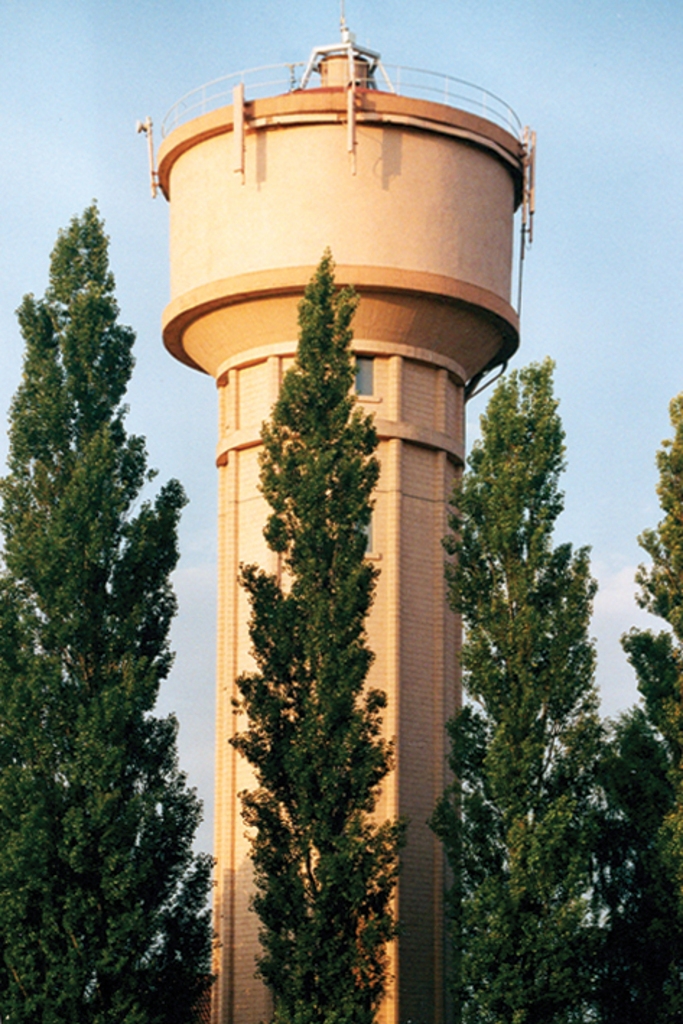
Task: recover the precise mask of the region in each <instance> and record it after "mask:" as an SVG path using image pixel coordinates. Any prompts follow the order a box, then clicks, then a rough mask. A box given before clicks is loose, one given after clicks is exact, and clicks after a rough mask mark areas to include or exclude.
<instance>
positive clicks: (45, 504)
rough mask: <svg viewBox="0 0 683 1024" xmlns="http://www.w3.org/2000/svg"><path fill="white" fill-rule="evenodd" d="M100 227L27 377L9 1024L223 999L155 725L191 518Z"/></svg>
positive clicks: (195, 818) (52, 304)
mask: <svg viewBox="0 0 683 1024" xmlns="http://www.w3.org/2000/svg"><path fill="white" fill-rule="evenodd" d="M117 316H118V307H117V303H116V300H115V298H114V279H113V276H112V274H111V272H110V270H109V265H108V255H107V238H106V236H105V234H104V231H103V225H102V222H101V220H100V218H99V215H98V212H97V209H96V208H95V207H94V206H93V207H91V208H89V209H87V210H86V211H85V213H84V214H83V216H82V217H80V218H75V219H74V220H73V221H72V222H71V224H70V226H69V228H68V229H67V230H66V231H64V232H62V233H60V235H59V237H58V240H57V243H56V245H55V248H54V250H53V253H52V258H51V263H50V283H49V287H48V289H47V292H46V294H45V297H44V298H43V299H40V300H37V299H35V298H34V297H33V296H30V295H29V296H27V297H26V298H25V299H24V301H23V303H22V305H21V307H20V309H19V322H20V325H21V330H22V334H23V337H24V340H25V343H26V351H25V359H24V374H23V380H22V383H21V384H20V386H19V389H18V391H17V393H16V395H15V398H14V402H13V405H12V409H11V415H10V454H9V472H8V475H7V476H6V477H5V478H4V479H3V480H2V481H1V483H0V498H1V500H2V505H1V508H0V527H1V529H2V532H3V534H4V567H3V569H2V573H1V575H0V1012H1V1013H2V1017H3V1020H8V1021H11V1022H12V1024H22V1022H24V1024H36V1022H37V1021H40V1022H42V1024H74V1022H75V1021H78V1022H79V1024H171V1022H176V1024H190V1021H191V1019H192V1008H193V1006H194V1004H195V1003H196V1001H197V999H198V997H199V995H200V993H201V992H202V991H203V990H204V988H205V987H206V984H207V977H208V970H209V967H208V962H209V953H210V929H209V922H208V919H207V911H206V909H205V901H206V896H207V891H208V885H209V870H210V863H209V859H208V858H207V857H204V856H195V855H193V853H192V848H191V844H192V839H193V835H194V832H195V829H196V826H197V824H198V822H199V820H200V813H201V809H200V804H199V802H198V800H197V798H196V796H195V794H194V792H193V791H191V790H189V789H188V788H187V785H186V781H185V777H184V776H183V774H182V773H181V772H180V771H179V769H178V763H177V755H176V730H177V724H176V721H175V719H174V718H173V717H172V716H170V717H168V718H164V719H161V718H158V717H155V716H154V715H153V713H152V712H153V708H154V704H155V700H156V697H157V693H158V690H159V684H160V681H161V680H162V679H164V677H165V676H166V675H167V674H168V671H169V669H170V666H171V661H172V655H171V653H170V651H169V647H168V631H169V626H170V622H171V618H172V616H173V614H174V612H175V609H176V601H175V597H174V595H173V592H172V589H171V586H170V573H171V572H172V570H173V568H174V566H175V565H176V562H177V558H178V548H177V524H178V518H179V514H180V510H181V508H182V506H183V505H184V503H185V496H184V494H183V491H182V488H181V487H180V484H179V483H178V482H177V481H175V480H172V481H170V482H169V483H168V484H166V485H165V486H164V487H162V488H161V489H160V491H159V493H158V495H157V497H156V498H155V499H154V500H150V501H142V503H141V504H139V505H137V504H136V503H137V502H138V501H139V498H140V493H141V490H142V489H143V487H145V486H146V484H147V483H148V481H149V480H151V478H152V476H153V474H152V473H150V472H148V470H147V457H146V453H145V445H144V441H143V439H142V438H141V437H135V436H131V435H128V434H127V433H126V430H125V427H124V417H125V412H126V409H125V407H124V406H123V405H122V404H121V401H122V398H123V396H124V393H125V391H126V387H127V384H128V381H129V378H130V374H131V371H132V367H133V357H132V351H131V350H132V346H133V340H134V335H133V332H132V331H131V330H130V329H129V328H128V327H123V326H121V325H119V324H118V322H117Z"/></svg>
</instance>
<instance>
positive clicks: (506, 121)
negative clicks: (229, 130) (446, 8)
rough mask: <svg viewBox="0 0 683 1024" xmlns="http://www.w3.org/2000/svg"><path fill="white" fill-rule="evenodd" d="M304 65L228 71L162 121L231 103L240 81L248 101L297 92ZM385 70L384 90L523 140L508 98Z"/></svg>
mask: <svg viewBox="0 0 683 1024" xmlns="http://www.w3.org/2000/svg"><path fill="white" fill-rule="evenodd" d="M305 67H306V64H305V62H303V61H298V62H296V63H294V64H266V65H264V66H263V67H259V68H249V69H248V70H246V71H236V72H234V73H233V74H231V75H224V76H223V77H222V78H214V80H213V81H212V82H207V83H206V84H205V85H202V86H200V87H199V88H198V89H192V90H191V91H190V92H188V93H185V95H184V96H182V97H181V98H180V99H179V100H178V102H177V103H174V104H173V106H172V107H171V109H170V110H169V111H168V113H167V114H166V116H165V117H164V119H163V121H162V123H161V134H162V136H166V135H168V134H169V133H170V132H172V131H173V130H174V129H175V128H177V127H178V126H179V125H181V124H184V123H185V122H186V121H191V120H192V119H193V118H195V117H199V116H200V115H201V114H206V113H208V112H209V111H211V110H217V109H218V108H219V107H222V106H226V105H227V104H230V103H232V90H233V88H234V87H235V86H236V85H239V84H240V83H243V84H244V92H245V97H246V99H247V100H253V99H261V98H262V97H264V96H273V95H277V94H278V93H286V92H295V91H296V90H297V89H299V88H300V81H301V77H302V75H303V72H304V70H305ZM382 69H383V71H384V73H385V77H383V76H382V75H381V74H378V73H377V72H376V73H375V82H374V83H373V87H374V86H376V87H377V88H378V89H379V90H381V91H383V92H388V91H389V86H388V85H387V80H388V81H389V82H390V83H391V90H392V91H393V92H395V93H398V95H400V96H412V97H414V98H416V99H428V100H432V101H433V102H436V103H445V104H446V105H447V106H449V107H457V108H458V109H460V110H466V111H467V112H468V113H471V114H477V115H478V116H479V117H484V118H486V119H487V120H488V121H493V122H494V123H495V124H498V125H500V126H501V127H502V128H505V130H506V131H508V132H510V133H511V134H513V135H515V136H516V137H517V138H519V139H521V138H522V123H521V121H520V119H519V118H518V116H517V114H516V113H515V112H514V110H513V109H512V107H511V106H510V105H509V104H508V103H506V102H505V100H502V99H501V98H500V97H499V96H496V95H495V93H492V92H489V91H488V89H483V88H482V87H481V86H479V85H475V84H474V83H473V82H467V81H465V80H464V79H462V78H454V77H453V76H452V75H442V74H440V73H439V72H437V71H425V70H423V69H422V68H409V67H404V66H401V65H399V64H384V63H383V64H382V66H381V68H380V69H378V70H380V71H381V70H382ZM308 88H311V86H310V85H309V86H308ZM313 88H315V86H313Z"/></svg>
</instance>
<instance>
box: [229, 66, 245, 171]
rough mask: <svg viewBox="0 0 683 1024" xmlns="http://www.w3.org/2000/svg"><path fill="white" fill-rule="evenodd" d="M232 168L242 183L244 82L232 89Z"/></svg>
mask: <svg viewBox="0 0 683 1024" xmlns="http://www.w3.org/2000/svg"><path fill="white" fill-rule="evenodd" d="M232 169H233V171H234V172H235V174H240V175H241V178H242V184H244V82H240V83H239V85H236V86H235V88H234V89H233V90H232Z"/></svg>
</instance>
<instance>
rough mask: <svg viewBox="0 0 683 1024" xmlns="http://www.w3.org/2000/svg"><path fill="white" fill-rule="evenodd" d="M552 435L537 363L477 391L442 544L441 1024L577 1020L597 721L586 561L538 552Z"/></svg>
mask: <svg viewBox="0 0 683 1024" xmlns="http://www.w3.org/2000/svg"><path fill="white" fill-rule="evenodd" d="M563 468H564V433H563V430H562V426H561V422H560V419H559V416H558V413H557V401H556V399H555V398H554V396H553V387H552V363H551V362H550V361H549V360H547V361H545V362H544V363H543V364H541V365H531V366H529V367H527V368H526V369H523V370H521V371H520V372H519V373H513V374H511V375H510V376H509V377H508V378H506V379H505V380H503V381H501V383H500V384H499V385H498V386H497V388H496V389H495V391H494V393H493V396H492V398H491V400H490V402H489V404H488V407H487V409H486V412H485V414H484V415H483V417H482V419H481V440H479V441H477V442H476V443H475V445H474V446H473V450H472V453H471V455H470V457H469V469H468V471H467V472H466V473H465V474H464V477H463V480H462V482H461V484H460V485H459V486H458V487H457V489H456V491H455V494H454V497H453V506H454V509H455V510H456V511H454V513H453V515H452V517H451V528H452V530H453V533H452V534H451V535H450V536H449V537H448V538H447V540H446V542H445V543H446V548H447V550H448V552H449V553H450V554H451V555H453V556H454V560H453V561H452V562H450V563H449V565H448V567H447V577H448V583H449V590H450V599H451V603H452V606H453V608H454V610H455V611H456V612H458V613H459V614H460V615H461V616H462V620H463V624H464V643H463V648H462V655H461V664H462V669H463V685H464V690H465V694H466V701H465V704H464V706H463V707H462V708H461V710H460V711H459V713H458V714H457V715H456V717H455V718H454V719H453V720H452V721H451V723H450V725H449V730H450V735H451V739H452V753H451V766H452V769H453V773H454V776H455V783H454V785H453V786H452V788H451V789H450V790H449V791H448V792H447V793H446V795H445V796H444V799H443V800H442V801H441V803H440V805H439V806H438V807H437V811H436V813H435V816H434V821H433V825H434V828H435V829H436V831H437V833H438V834H440V835H441V836H442V837H443V839H444V841H445V843H446V848H447V851H448V855H449V859H450V862H451V865H452V868H453V873H454V879H455V883H454V887H453V891H452V894H451V902H452V910H453V921H452V925H453V945H454V968H453V982H454V992H455V1000H456V1007H457V1015H458V1019H459V1020H460V1021H463V1022H471V1024H474V1022H476V1024H487V1022H490V1024H541V1022H542V1024H551V1022H565V1021H584V1020H587V1019H590V1017H589V1016H588V1013H589V993H590V988H591V978H590V950H591V943H592V935H593V928H592V924H591V910H590V898H589V897H590V892H591V879H592V875H591V847H592V835H593V828H594V826H593V815H594V803H595V796H594V792H595V768H596V762H597V756H598V753H599V749H600V735H601V727H600V723H599V719H598V716H597V696H596V691H595V688H594V683H593V670H594V650H593V644H592V642H591V640H590V639H589V636H588V625H589V618H590V613H591V603H592V598H593V595H594V593H595V584H594V582H593V581H592V579H591V577H590V572H589V562H588V552H587V550H586V549H580V550H579V551H577V552H572V548H571V546H570V545H569V544H560V545H559V546H557V547H553V543H552V535H553V529H554V525H555V522H556V520H557V517H558V516H559V514H560V512H561V511H562V507H563V497H562V494H561V492H560V490H559V487H558V481H559V476H560V473H561V472H562V470H563Z"/></svg>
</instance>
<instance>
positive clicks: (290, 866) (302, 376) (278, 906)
mask: <svg viewBox="0 0 683 1024" xmlns="http://www.w3.org/2000/svg"><path fill="white" fill-rule="evenodd" d="M355 307H356V297H355V295H354V294H353V293H352V292H351V291H349V290H344V291H342V292H339V293H335V286H334V276H333V263H332V259H331V257H330V254H329V252H328V253H326V255H325V256H324V257H323V259H322V261H321V263H320V265H319V267H318V269H317V272H316V274H315V276H314V278H313V279H312V281H311V283H310V284H309V286H308V287H307V289H306V292H305V297H304V299H303V301H302V302H301V304H300V306H299V325H300V338H299V346H298V353H297V357H296V362H295V365H294V366H293V368H292V369H291V370H289V372H288V373H287V374H286V375H285V378H284V380H283V383H282V388H281V391H280V395H279V398H278V401H277V403H276V405H275V407H274V409H273V414H272V419H271V421H270V423H268V424H265V425H264V427H263V431H262V435H261V436H262V439H263V445H264V448H263V454H262V456H261V489H262V492H263V494H264V495H265V498H266V499H267V501H268V503H269V505H270V510H271V511H270V514H269V518H268V521H267V525H266V529H265V537H266V540H267V542H268V545H269V546H270V548H271V549H272V550H273V551H276V552H278V554H279V556H280V558H281V564H282V577H280V576H275V575H269V574H267V573H265V572H263V571H262V570H260V569H258V568H257V567H255V566H247V567H244V568H243V569H242V584H243V586H244V587H245V588H246V591H247V593H248V595H249V599H250V602H251V609H252V613H251V623H250V635H251V640H252V645H253V650H252V653H253V657H254V660H255V663H256V670H255V671H254V672H251V673H247V674H245V675H243V676H242V677H241V678H240V679H239V680H238V687H239V691H240V694H241V702H240V704H239V707H240V709H241V710H242V711H243V712H246V714H247V715H248V716H249V717H248V724H247V726H246V728H245V729H244V731H243V732H241V733H240V734H238V736H237V737H236V739H235V740H234V741H233V742H234V746H235V747H236V748H237V750H239V751H240V753H241V754H243V755H244V756H245V757H246V758H247V759H248V760H249V761H250V763H251V764H252V765H253V767H254V771H255V775H256V780H257V783H258V788H257V789H256V790H254V791H253V792H246V793H243V794H242V795H241V796H242V803H243V816H244V820H245V821H246V823H247V824H248V825H249V826H251V828H252V829H253V830H254V832H253V840H252V858H253V864H254V873H255V883H256V895H255V898H254V909H255V910H256V912H257V914H258V915H259V917H260V920H261V925H262V930H261V941H262V947H263V955H262V956H261V959H260V962H259V973H260V975H261V977H262V978H263V979H264V981H265V982H266V984H267V985H268V986H269V987H270V989H271V990H272V993H273V996H274V1004H275V1020H276V1021H278V1022H281V1024H308V1022H311V1024H313V1022H316V1024H318V1022H320V1021H323V1020H324V1021H325V1022H326V1024H335V1022H339V1024H341V1022H345V1024H346V1022H353V1024H366V1022H367V1024H369V1022H370V1021H372V1020H373V1019H374V1017H375V1011H376V1009H377V1007H378V1004H379V1001H380V999H381V996H382V993H383V990H384V986H385V979H386V970H387V963H386V954H385V946H386V943H387V941H388V940H389V939H390V938H391V937H392V936H393V935H394V933H395V924H394V920H393V918H392V913H391V906H390V901H391V896H392V892H393V889H394V885H395V881H396V872H397V851H398V846H399V844H400V837H401V827H400V825H399V824H397V823H396V822H393V823H391V822H385V823H383V824H378V823H376V822H374V821H373V819H372V818H371V814H372V811H373V809H374V807H375V805H376V800H377V795H378V787H379V785H380V783H381V781H382V780H383V779H384V778H385V777H386V775H387V773H388V772H389V770H390V768H391V764H392V751H391V745H390V744H389V743H387V742H386V741H385V740H384V739H383V738H382V737H381V720H380V716H381V711H382V708H384V706H385V703H386V700H385V695H384V693H382V692H380V691H379V690H376V689H372V688H367V687H366V677H367V673H368V669H369V668H370V664H371V662H372V654H371V652H370V650H369V649H368V646H367V640H366V634H365V618H366V616H367V614H368V611H369V608H370V605H371V601H372V596H373V590H374V585H375V579H376V576H377V570H376V569H375V567H374V566H373V565H372V563H371V562H370V561H368V560H367V559H366V558H365V547H366V530H367V527H368V525H369V522H370V516H371V509H372V498H371V495H372V491H373V488H374V486H375V484H376V482H377V477H378V473H379V465H378V462H377V459H376V457H375V455H374V452H375V449H376V446H377V437H376V433H375V430H374V428H373V426H372V423H371V421H370V419H369V418H368V417H367V416H366V415H364V414H363V413H362V411H361V410H360V409H359V408H358V407H357V406H356V404H355V397H354V395H353V393H352V385H353V376H354V365H353V360H352V355H351V352H350V347H349V346H350V340H351V330H350V323H351V319H352V316H353V312H354V310H355Z"/></svg>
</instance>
